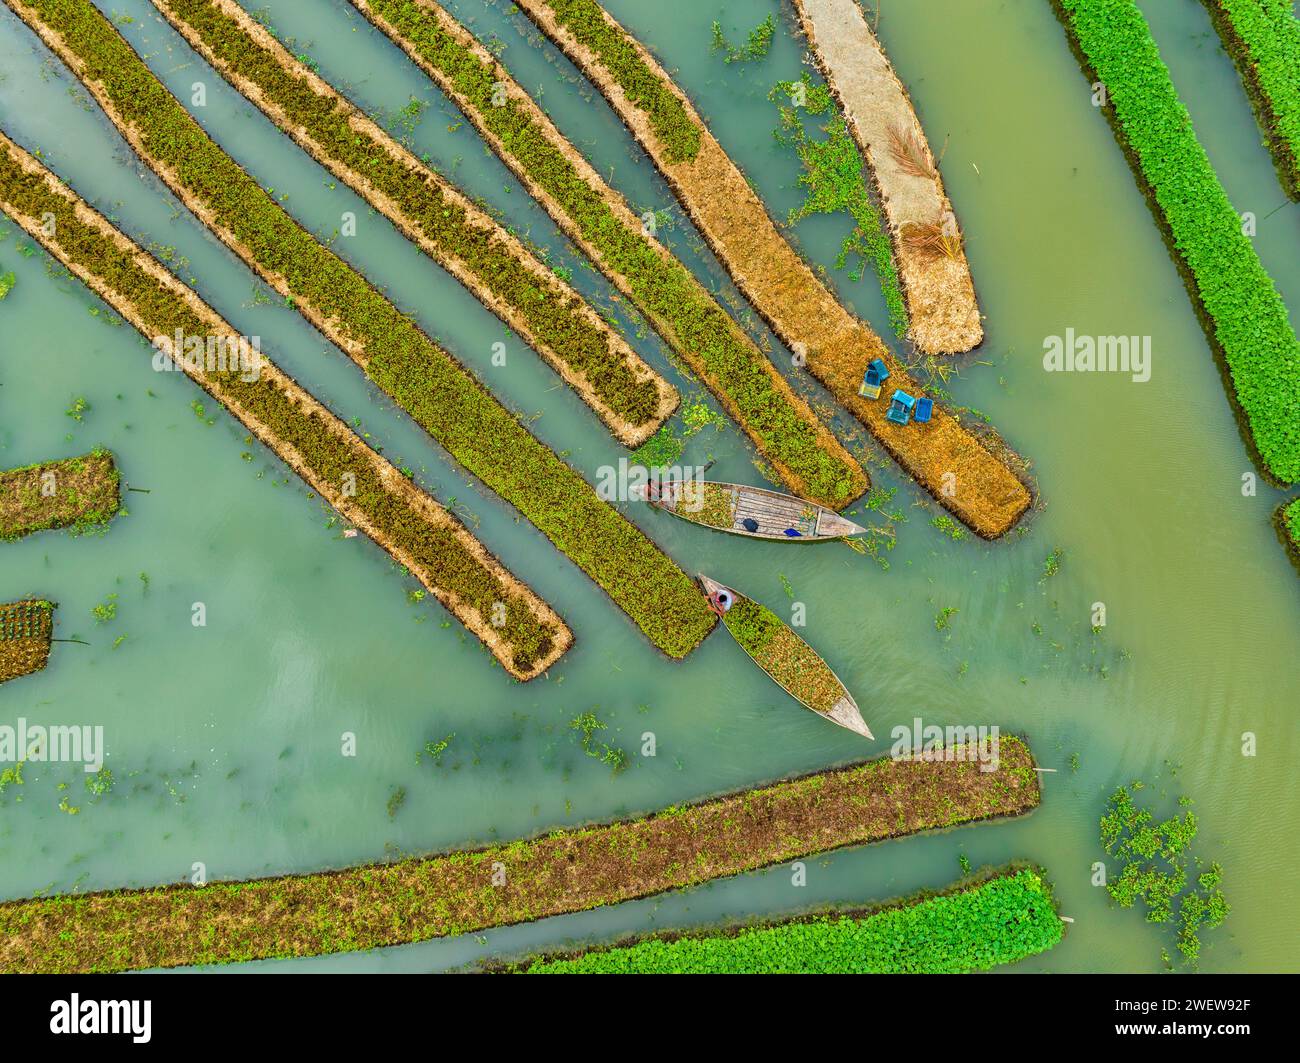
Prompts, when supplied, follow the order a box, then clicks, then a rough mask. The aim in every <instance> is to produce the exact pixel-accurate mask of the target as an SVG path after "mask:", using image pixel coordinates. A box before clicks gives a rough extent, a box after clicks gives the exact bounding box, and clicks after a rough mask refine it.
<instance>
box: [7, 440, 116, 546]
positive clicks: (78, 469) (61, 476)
mask: <svg viewBox="0 0 1300 1063" xmlns="http://www.w3.org/2000/svg"><path fill="white" fill-rule="evenodd" d="M119 481H120V477H119V476H118V472H117V465H116V463H115V462H114V460H113V455H112V454H110V453H109V452H108V451H107V450H92V451H91V452H90V453H89V454H83V455H82V456H81V457H79V458H64V459H62V460H61V461H46V462H40V463H38V464H36V465H26V466H24V467H23V468H21V469H9V470H7V471H5V472H0V540H4V539H8V540H13V539H21V538H22V537H23V536H24V535H30V534H31V533H32V532H38V531H46V530H48V529H52V528H71V529H72V530H73V531H74V532H83V531H89V530H90V529H92V528H98V527H103V526H104V525H107V524H108V522H109V521H111V520H112V519H113V518H114V517H115V516H117V512H118V509H119V508H120V507H121V484H120V482H119Z"/></svg>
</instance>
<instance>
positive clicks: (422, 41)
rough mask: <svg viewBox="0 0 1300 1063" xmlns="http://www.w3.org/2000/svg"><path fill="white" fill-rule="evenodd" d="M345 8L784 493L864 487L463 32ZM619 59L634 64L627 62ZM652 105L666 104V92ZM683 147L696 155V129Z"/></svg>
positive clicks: (632, 217) (769, 370) (403, 3)
mask: <svg viewBox="0 0 1300 1063" xmlns="http://www.w3.org/2000/svg"><path fill="white" fill-rule="evenodd" d="M357 7H358V8H359V9H360V11H361V12H362V13H363V14H364V15H365V16H366V17H367V18H369V19H370V20H371V21H372V22H374V24H375V25H376V26H377V27H378V28H379V29H380V30H381V31H382V32H383V33H385V34H386V35H387V36H388V37H390V38H391V39H392V40H393V41H394V43H396V44H397V45H398V46H399V47H401V48H402V49H403V50H404V51H405V52H406V53H407V54H408V55H409V56H410V57H411V58H412V59H413V60H414V61H415V62H416V64H417V65H418V66H420V68H421V69H422V70H423V71H424V72H425V73H426V74H428V75H429V77H430V78H432V79H433V80H434V81H435V82H437V84H438V86H439V87H440V88H441V89H442V90H443V91H444V92H446V93H447V94H448V95H449V96H451V98H452V99H453V100H454V101H455V102H456V103H457V104H458V105H459V106H460V108H461V109H462V110H463V111H464V112H465V114H466V116H467V117H468V118H469V120H470V121H471V122H472V123H473V124H474V125H475V127H476V128H477V129H478V130H479V131H480V132H481V133H482V134H483V136H484V138H485V139H486V140H487V142H488V144H489V145H490V146H491V147H492V148H493V149H494V150H495V151H496V152H497V153H498V154H499V155H500V156H501V158H502V160H503V161H504V162H505V163H506V165H508V166H509V167H510V168H511V169H512V170H513V171H514V172H515V174H516V175H517V176H518V177H519V179H520V180H521V181H522V182H523V183H524V184H525V186H526V187H527V188H528V189H529V191H530V192H531V193H532V194H533V195H534V196H535V197H536V198H537V199H538V201H539V202H540V203H541V204H542V206H543V207H545V209H546V210H547V211H548V212H549V213H550V215H551V216H552V217H553V218H554V219H555V221H556V223H557V224H558V225H559V226H560V227H561V228H562V229H564V231H565V232H566V233H567V234H568V235H569V236H570V237H571V238H572V239H573V240H574V242H575V243H577V244H578V246H579V247H581V248H582V249H583V250H584V251H585V252H586V253H587V254H588V255H589V256H590V257H591V259H592V261H593V262H594V263H595V264H596V265H597V266H598V267H599V268H600V269H601V270H602V271H603V272H604V273H605V275H606V276H607V277H608V278H609V279H610V281H611V282H612V283H613V284H615V285H616V286H617V287H618V288H619V289H620V290H621V291H622V292H623V293H624V294H625V295H626V296H627V297H628V298H629V299H630V300H631V301H632V302H633V303H634V304H635V305H636V307H637V308H638V309H639V310H640V311H641V312H642V313H644V314H645V315H646V317H647V319H648V320H649V321H650V322H651V324H652V325H653V326H654V327H655V329H656V331H658V332H659V334H660V335H661V336H662V337H663V338H664V341H665V342H666V343H668V344H669V346H671V347H672V348H673V350H674V351H676V352H677V354H678V355H680V356H681V357H682V359H683V360H684V361H685V362H686V364H687V366H688V367H689V368H690V369H691V370H692V371H693V372H694V373H696V374H697V375H698V376H699V377H700V380H701V381H702V382H703V383H704V385H705V386H706V387H708V388H709V390H710V391H711V392H712V393H713V394H714V395H715V396H716V397H717V399H718V401H719V402H720V403H721V404H722V406H723V408H724V409H725V410H726V412H727V414H728V415H729V416H730V417H731V418H732V419H733V420H734V421H735V422H736V423H737V424H738V425H740V427H741V428H742V429H743V430H744V431H745V433H746V435H747V436H748V437H749V439H750V440H751V441H752V442H753V443H754V445H755V446H756V447H757V448H758V450H759V451H760V452H761V453H762V454H763V456H764V457H765V458H766V459H767V460H768V461H770V462H771V463H772V465H773V467H774V469H775V470H776V472H777V474H778V476H779V477H780V479H781V480H782V482H783V483H785V485H786V486H787V487H788V488H789V489H790V490H791V491H793V492H795V493H796V494H798V495H800V496H802V497H804V498H809V499H814V500H816V501H818V502H820V503H821V504H823V505H826V506H830V507H832V508H834V509H842V508H843V507H844V506H846V505H848V504H849V503H850V502H852V501H853V499H855V498H857V497H858V496H859V495H861V494H862V493H863V492H864V491H866V490H867V487H868V486H869V485H868V482H867V477H866V474H865V473H864V472H863V471H862V468H861V466H860V465H859V464H858V463H857V461H855V460H854V458H853V457H852V456H851V455H850V454H849V453H848V451H847V450H845V449H844V447H843V446H842V445H841V444H840V443H839V441H838V440H837V439H836V438H835V436H834V435H833V434H832V433H831V432H830V430H829V429H827V428H826V426H825V425H824V424H822V423H821V421H820V420H819V419H818V417H817V415H816V414H815V413H814V412H813V410H812V409H811V408H810V407H809V406H808V404H807V403H806V402H805V401H804V400H803V399H802V398H800V397H799V396H798V394H797V393H796V392H795V391H794V390H793V389H792V388H791V387H790V385H789V384H788V383H787V382H786V380H785V379H784V378H783V377H782V376H781V374H780V373H779V372H777V370H776V369H775V367H773V366H772V365H771V363H770V362H769V361H768V359H767V358H766V356H765V355H764V354H763V353H762V352H761V351H760V350H759V349H758V347H757V346H756V345H755V344H754V342H753V341H752V340H751V339H750V338H749V337H748V336H747V335H746V334H745V332H744V330H743V329H741V328H740V327H739V326H738V325H737V324H736V322H735V321H734V320H733V319H732V318H731V316H730V315H729V314H728V313H727V312H726V310H724V309H723V308H722V306H721V305H720V304H719V303H718V301H717V300H716V299H715V298H714V297H713V296H712V295H710V294H709V292H708V291H707V290H706V289H705V288H704V287H703V286H702V285H701V284H700V283H699V281H697V280H696V279H695V277H694V275H693V274H692V273H691V271H690V270H689V269H688V268H687V267H686V266H684V265H683V264H682V263H681V262H680V261H678V260H677V259H676V258H674V257H673V255H672V254H671V253H669V252H668V251H667V250H666V249H665V248H664V247H663V246H662V245H661V244H659V243H658V241H657V240H656V239H655V238H654V236H653V235H652V230H651V227H650V226H649V224H648V223H647V222H646V221H645V219H644V218H638V217H637V215H636V214H635V213H634V212H633V211H632V210H631V208H630V207H629V206H628V205H627V202H626V201H625V200H624V199H623V197H622V196H621V195H620V194H619V193H618V192H617V191H615V190H614V189H613V188H611V187H610V185H609V184H608V183H607V182H606V181H605V180H604V179H603V178H602V177H601V176H600V174H599V173H597V172H596V170H595V169H594V168H592V167H591V166H590V164H589V163H588V162H587V160H586V159H585V158H583V156H582V155H581V154H580V153H579V152H578V151H577V149H576V148H574V146H573V145H572V144H571V143H570V142H569V141H568V140H567V139H566V138H565V137H564V135H563V134H562V133H560V131H559V130H558V129H557V128H556V127H555V125H554V123H553V122H551V120H550V119H549V118H548V117H547V116H546V115H545V114H544V113H543V112H542V111H541V109H540V108H539V107H538V106H537V104H536V103H535V102H534V101H533V100H532V99H531V98H530V97H529V96H528V94H527V93H526V92H525V91H524V90H523V89H522V88H521V87H520V86H519V85H518V84H517V83H516V82H515V81H513V80H512V79H511V78H510V75H509V73H508V72H507V71H506V70H505V68H504V67H502V66H501V64H500V63H499V62H498V61H497V60H496V59H495V58H494V57H493V56H491V55H489V54H488V53H486V52H485V51H484V50H483V48H482V46H481V45H479V44H478V43H477V42H476V41H475V39H474V38H473V36H472V35H471V34H470V33H469V31H468V30H466V29H465V28H464V27H463V26H461V25H460V24H459V23H457V22H456V21H455V20H454V19H453V18H452V17H451V16H450V15H449V14H447V12H446V11H444V10H443V9H442V8H441V7H439V6H438V5H436V4H434V3H431V2H419V3H417V2H415V0H357ZM595 10H596V11H597V13H598V12H599V9H598V8H596V9H595ZM625 58H626V59H627V62H628V63H629V64H632V65H635V62H636V58H635V56H627V57H625ZM503 88H504V96H503V92H502V90H503ZM646 92H650V90H649V89H647V90H646ZM651 95H653V96H654V98H655V99H660V95H659V94H658V93H651ZM663 98H665V99H668V98H671V99H672V100H673V101H674V102H675V97H672V94H671V93H667V95H666V96H665V97H663ZM665 106H667V105H666V104H665ZM679 109H680V108H679ZM695 139H696V146H697V148H698V131H697V132H696V137H695ZM662 431H664V430H662V429H661V432H662ZM668 464H671V462H669V463H668Z"/></svg>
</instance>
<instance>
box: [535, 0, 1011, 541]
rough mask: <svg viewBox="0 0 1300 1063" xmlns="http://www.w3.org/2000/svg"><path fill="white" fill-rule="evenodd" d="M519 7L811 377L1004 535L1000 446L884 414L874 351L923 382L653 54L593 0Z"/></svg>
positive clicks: (951, 497)
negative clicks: (768, 202)
mask: <svg viewBox="0 0 1300 1063" xmlns="http://www.w3.org/2000/svg"><path fill="white" fill-rule="evenodd" d="M518 6H519V7H520V8H521V9H522V10H523V11H524V12H525V13H526V14H527V15H528V16H529V17H530V18H531V19H532V20H533V21H534V22H535V23H536V24H537V25H538V27H539V28H540V29H541V30H542V31H543V32H544V33H545V34H546V35H547V36H548V37H549V38H551V40H553V41H554V42H555V43H556V45H558V46H559V48H560V49H561V50H562V51H564V53H565V54H566V55H567V56H568V57H569V58H570V59H571V60H572V61H573V62H574V63H575V64H576V65H577V66H578V68H579V69H580V70H582V72H583V73H584V74H585V75H586V76H587V77H588V78H589V79H590V80H591V81H592V82H593V84H595V85H596V86H597V88H599V89H600V91H601V92H602V93H603V94H604V96H605V98H606V99H607V100H608V101H609V103H610V105H611V106H612V107H613V108H614V110H615V111H616V112H617V113H618V115H619V117H620V118H622V120H623V121H624V123H625V124H626V125H627V126H628V128H629V129H630V130H631V132H632V134H633V135H634V136H635V137H636V139H637V141H638V142H639V143H640V144H641V145H642V147H644V148H645V150H646V151H647V153H648V154H649V155H650V158H651V159H652V160H653V161H654V162H655V165H656V166H658V168H659V169H660V170H661V171H662V173H663V174H664V177H665V178H666V180H667V181H668V183H669V185H670V186H671V187H672V188H673V191H674V192H675V193H676V195H677V197H678V199H679V200H680V201H681V203H682V205H683V207H684V208H685V210H686V211H687V213H688V214H689V215H690V217H691V219H692V221H693V222H694V223H695V225H696V227H697V228H698V229H699V230H700V232H701V234H702V235H703V236H704V237H705V239H706V240H707V241H708V243H709V245H710V246H711V247H712V248H713V250H714V252H715V253H716V254H717V256H718V258H719V260H720V261H721V262H722V263H723V265H724V266H725V267H726V268H727V271H728V272H729V273H730V274H731V277H732V279H733V280H734V281H735V282H736V284H737V286H738V287H739V288H740V290H741V291H742V292H744V293H745V296H746V297H747V298H748V299H749V301H750V302H751V303H752V304H753V306H754V307H755V309H756V310H757V311H758V312H759V314H760V315H762V317H763V318H764V319H765V320H766V321H767V322H768V324H769V325H771V327H772V328H773V330H774V331H775V332H776V333H777V335H778V336H780V337H781V339H782V340H783V341H784V342H785V343H786V344H788V345H789V346H790V348H791V349H792V350H793V351H795V353H796V354H797V355H803V356H804V357H805V358H806V364H807V368H808V370H809V371H810V372H811V373H812V374H813V376H814V377H815V378H816V379H818V380H819V381H821V383H822V384H824V385H825V386H826V387H827V388H829V389H830V391H831V392H832V393H833V394H834V395H835V397H836V398H837V399H838V400H839V401H840V402H841V403H842V404H843V405H844V406H845V407H846V408H847V409H848V410H849V411H850V412H852V413H853V415H854V416H855V417H857V418H858V419H859V420H860V421H861V422H862V423H863V424H864V425H865V426H866V427H867V428H868V429H869V430H870V431H871V433H872V434H873V435H874V436H875V437H876V438H877V439H878V440H879V441H880V443H881V445H882V446H883V447H884V448H885V449H886V450H887V451H888V452H889V453H890V454H891V455H892V456H893V457H894V459H895V460H896V461H897V462H898V463H899V464H900V465H901V466H902V467H903V468H904V469H905V470H906V471H907V473H908V474H909V475H911V476H912V477H913V478H914V479H916V480H917V481H918V482H919V483H920V484H922V485H923V486H924V487H925V488H926V489H927V490H929V491H930V493H931V494H933V495H934V497H935V498H936V499H937V500H938V501H939V502H940V504H942V505H943V506H945V507H946V508H947V509H949V510H950V511H951V512H952V513H953V514H954V515H955V516H956V517H957V518H958V519H960V520H961V521H962V522H963V523H965V524H967V525H968V526H970V527H971V528H972V529H974V530H975V531H976V532H978V533H979V534H980V535H982V536H985V537H987V538H996V537H997V536H999V535H1003V534H1005V533H1006V532H1007V531H1008V530H1009V529H1010V528H1011V527H1012V525H1013V524H1014V523H1015V522H1016V520H1018V519H1019V517H1020V516H1021V514H1023V513H1024V512H1025V510H1026V509H1028V508H1029V505H1030V502H1031V498H1030V494H1029V490H1028V488H1027V487H1026V486H1025V485H1024V484H1023V483H1022V482H1021V480H1020V479H1019V478H1018V476H1017V473H1016V472H1015V471H1014V470H1013V468H1012V466H1011V464H1010V463H1009V460H1006V459H1004V457H1003V456H1002V455H1003V453H1004V451H1005V449H1006V448H1005V447H1002V446H995V445H994V444H989V445H986V444H985V442H984V441H983V440H982V439H981V438H979V437H977V436H976V435H975V434H974V433H973V432H972V431H970V430H969V429H967V428H966V427H964V426H963V425H961V424H960V423H958V421H957V420H956V419H955V418H954V417H953V416H952V415H951V414H949V413H948V412H947V411H946V410H944V409H942V408H941V407H940V406H938V405H937V404H936V405H935V407H934V415H933V419H932V420H931V422H930V423H929V424H926V425H924V426H921V425H915V424H909V425H906V426H899V425H895V424H893V423H891V422H890V421H888V420H887V419H886V416H885V415H886V412H887V410H888V405H889V404H888V401H887V399H886V398H885V397H882V398H880V399H876V400H871V399H866V398H863V397H862V396H860V395H859V394H858V387H859V385H860V384H861V383H862V375H863V373H864V371H865V370H866V368H867V364H868V363H869V362H870V361H871V360H872V359H873V358H880V359H883V360H884V361H885V363H886V364H887V365H888V367H889V370H890V374H891V375H890V384H891V387H897V388H902V389H904V390H906V391H908V392H910V393H911V394H913V395H920V394H922V391H923V389H921V387H920V386H919V385H918V384H917V383H916V382H915V381H914V380H912V379H911V378H910V377H908V375H907V374H906V372H905V371H904V369H903V367H902V366H901V365H900V364H899V363H898V361H897V360H896V359H894V357H893V355H892V354H891V353H890V351H889V350H888V348H886V346H885V345H884V343H883V342H882V341H881V339H880V337H878V336H877V335H876V334H875V333H874V332H872V331H871V329H870V328H868V327H867V325H866V324H865V323H863V322H862V321H861V320H859V319H858V318H856V317H854V316H853V315H852V314H851V313H849V311H848V310H846V309H845V308H844V307H843V306H841V305H840V303H839V302H838V301H837V300H836V298H835V296H834V295H833V294H832V293H831V292H830V290H829V289H828V288H827V287H826V285H825V284H824V283H823V282H822V281H821V280H819V279H818V277H817V275H816V274H814V273H813V271H812V270H811V269H810V268H809V266H808V264H807V263H806V262H805V261H804V260H803V259H802V258H801V257H800V256H799V255H798V254H797V253H796V251H795V250H794V248H792V247H791V246H790V244H789V243H788V242H787V241H786V240H785V238H784V237H783V236H782V235H781V234H780V232H779V231H778V230H777V228H776V225H775V224H774V223H773V221H772V219H771V217H770V216H769V215H768V213H767V209H766V207H764V205H763V202H762V201H761V200H760V199H759V198H758V196H757V194H756V193H755V192H754V190H753V188H752V187H751V186H750V184H749V182H748V181H747V180H746V178H745V175H744V174H743V173H741V171H740V169H739V168H738V167H737V166H736V164H735V163H734V162H732V161H731V159H730V158H729V157H728V156H727V155H726V153H725V152H724V151H723V150H722V147H721V146H720V145H719V144H718V142H717V140H715V139H714V137H713V135H712V134H711V133H709V131H708V130H707V128H706V127H705V125H704V122H703V120H702V119H701V118H700V117H699V115H698V114H696V112H695V109H694V108H693V107H692V106H691V104H690V102H689V101H688V100H687V98H686V97H685V95H683V94H682V93H681V92H680V91H679V90H678V89H677V88H676V86H674V85H673V83H672V81H671V79H670V78H669V77H668V75H667V74H666V73H665V72H664V71H663V69H662V68H661V67H660V66H659V64H658V63H657V62H656V61H655V60H654V59H653V58H652V57H651V56H650V54H649V53H648V52H647V51H646V50H645V49H644V48H642V47H641V45H640V44H638V43H637V42H636V41H635V40H633V39H632V37H631V36H630V35H629V34H628V33H627V32H626V30H624V29H623V28H622V27H621V26H619V25H618V24H617V23H615V22H614V21H613V20H612V19H610V18H609V16H608V15H606V14H605V12H604V11H603V10H602V9H601V7H600V6H599V5H598V4H596V3H594V2H593V0H519V5H518ZM891 393H892V392H891ZM995 449H996V450H997V451H998V453H995V452H994V451H995Z"/></svg>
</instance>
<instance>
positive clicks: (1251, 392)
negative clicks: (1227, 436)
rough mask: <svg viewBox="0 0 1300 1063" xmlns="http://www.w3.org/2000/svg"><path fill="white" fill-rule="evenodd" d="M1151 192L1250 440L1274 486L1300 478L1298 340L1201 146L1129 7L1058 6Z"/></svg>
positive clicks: (1124, 2)
mask: <svg viewBox="0 0 1300 1063" xmlns="http://www.w3.org/2000/svg"><path fill="white" fill-rule="evenodd" d="M1054 3H1055V4H1056V10H1057V13H1058V15H1060V17H1061V21H1062V23H1063V25H1064V26H1065V28H1066V30H1067V32H1068V35H1069V37H1070V41H1071V44H1072V46H1073V47H1074V49H1075V52H1076V54H1077V55H1078V56H1079V59H1080V62H1081V63H1082V65H1083V67H1084V69H1085V72H1086V73H1087V75H1088V77H1089V79H1090V80H1093V81H1100V82H1102V83H1103V84H1104V85H1105V86H1106V92H1107V98H1108V100H1109V103H1108V104H1107V106H1106V108H1105V111H1106V114H1107V117H1108V118H1109V119H1110V122H1111V127H1112V129H1113V130H1114V131H1115V136H1116V139H1117V140H1118V141H1119V142H1120V145H1121V147H1123V149H1124V152H1125V155H1126V156H1127V157H1128V159H1129V162H1130V164H1131V165H1132V167H1133V171H1134V173H1135V174H1136V175H1137V178H1138V182H1139V184H1140V185H1141V186H1142V187H1143V189H1144V190H1145V191H1146V192H1147V197H1148V201H1149V202H1150V203H1151V206H1152V212H1153V213H1154V215H1155V217H1156V219H1157V222H1158V223H1159V224H1160V226H1161V228H1162V231H1163V232H1164V233H1165V235H1166V239H1167V242H1168V243H1169V245H1170V247H1171V248H1172V249H1173V251H1174V254H1175V258H1176V260H1177V261H1178V262H1179V264H1180V266H1181V268H1182V270H1183V275H1184V279H1185V280H1186V282H1187V286H1188V290H1189V291H1190V292H1191V294H1192V297H1193V301H1194V302H1195V303H1196V305H1197V307H1198V309H1199V310H1200V312H1201V314H1202V320H1203V321H1204V323H1205V325H1206V331H1207V333H1208V334H1209V336H1210V338H1211V342H1212V344H1213V346H1214V347H1215V349H1216V350H1217V351H1218V352H1220V353H1221V354H1222V357H1223V360H1224V363H1225V365H1226V366H1227V370H1228V379H1229V381H1230V383H1231V389H1230V390H1231V393H1232V394H1233V397H1234V398H1235V401H1236V405H1237V408H1238V409H1239V410H1240V411H1241V413H1242V415H1243V418H1244V423H1245V429H1246V434H1247V438H1248V440H1249V441H1250V442H1251V444H1253V447H1254V449H1255V451H1256V453H1257V454H1258V456H1259V459H1260V461H1261V462H1262V464H1263V467H1264V469H1265V470H1266V471H1267V472H1268V474H1269V475H1270V476H1271V477H1273V478H1274V479H1275V480H1277V481H1280V482H1282V483H1295V482H1296V481H1297V480H1300V340H1298V339H1297V338H1296V333H1295V330H1294V329H1293V328H1292V326H1291V322H1290V320H1289V319H1288V317H1287V310H1286V306H1285V305H1284V304H1283V302H1282V298H1281V296H1279V295H1278V292H1277V289H1276V288H1275V287H1274V285H1273V281H1272V279H1271V278H1270V277H1269V275H1268V273H1267V272H1265V270H1264V266H1263V264H1262V263H1261V262H1260V260H1259V255H1258V254H1256V252H1255V248H1254V245H1252V244H1251V242H1250V238H1249V237H1247V236H1246V235H1245V234H1244V233H1243V232H1242V224H1241V218H1240V217H1239V216H1238V215H1237V212H1236V210H1235V209H1234V208H1233V206H1232V204H1231V203H1230V202H1229V201H1228V196H1227V193H1226V192H1224V190H1223V186H1222V185H1221V184H1220V183H1219V179H1218V177H1217V176H1216V174H1215V172H1214V168H1213V167H1212V166H1211V165H1210V160H1209V158H1208V156H1207V155H1206V154H1205V149H1204V148H1202V147H1201V144H1200V141H1198V140H1197V138H1196V131H1195V130H1194V129H1193V128H1192V119H1191V115H1189V114H1188V112H1187V108H1186V107H1184V106H1183V103H1182V101H1181V100H1180V99H1179V98H1178V92H1177V90H1176V89H1175V88H1174V84H1173V81H1172V80H1171V79H1170V76H1169V71H1168V69H1167V68H1166V67H1165V65H1164V62H1163V61H1162V60H1161V58H1160V52H1159V50H1158V49H1157V47H1156V42H1155V40H1154V39H1153V38H1152V36H1151V30H1150V28H1149V27H1148V26H1147V22H1146V19H1145V18H1143V16H1142V12H1141V11H1140V10H1139V9H1138V8H1137V6H1136V5H1135V4H1134V3H1133V2H1132V0H1054Z"/></svg>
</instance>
